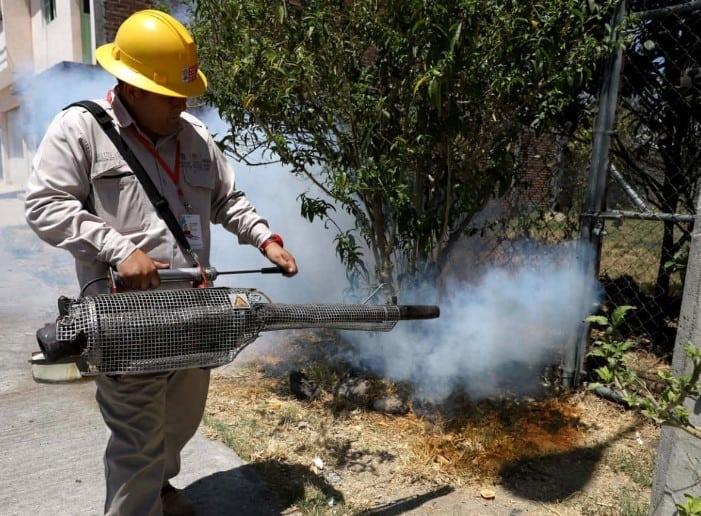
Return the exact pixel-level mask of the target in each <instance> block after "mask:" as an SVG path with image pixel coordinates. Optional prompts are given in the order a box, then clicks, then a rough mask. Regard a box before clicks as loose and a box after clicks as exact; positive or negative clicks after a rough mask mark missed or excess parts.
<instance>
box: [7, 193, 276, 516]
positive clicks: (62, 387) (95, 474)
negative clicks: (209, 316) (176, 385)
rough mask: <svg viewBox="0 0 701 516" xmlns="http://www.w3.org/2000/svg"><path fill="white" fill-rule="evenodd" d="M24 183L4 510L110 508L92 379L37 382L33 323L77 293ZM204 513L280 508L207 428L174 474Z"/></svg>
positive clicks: (12, 236)
mask: <svg viewBox="0 0 701 516" xmlns="http://www.w3.org/2000/svg"><path fill="white" fill-rule="evenodd" d="M18 194H19V192H17V191H16V189H8V188H4V189H3V190H0V243H1V245H0V274H2V278H1V279H0V336H2V342H3V344H2V345H0V513H1V514H3V515H31V516H44V515H46V516H49V515H51V516H57V515H67V516H76V515H97V514H101V513H102V505H103V500H104V478H103V466H102V454H103V450H104V446H105V443H106V441H107V430H106V427H105V426H104V424H103V422H102V418H101V417H100V414H99V411H98V408H97V404H96V402H95V401H94V394H95V386H94V383H93V382H91V381H82V382H78V383H71V384H38V383H36V382H34V381H33V380H32V377H31V369H30V366H29V364H28V363H27V360H28V359H29V357H30V356H31V352H32V351H33V350H35V349H37V345H36V342H35V337H34V332H35V331H36V329H37V328H38V327H39V326H41V325H42V324H43V323H45V322H47V321H50V320H51V319H53V318H55V316H56V308H55V306H56V299H57V298H58V296H59V295H61V294H64V295H77V293H78V292H77V286H76V284H75V280H74V275H73V263H72V259H71V257H70V255H69V254H68V253H67V252H65V251H61V250H57V249H53V248H51V247H50V246H48V245H46V244H44V243H43V242H41V241H40V240H39V239H38V238H37V237H36V236H35V235H34V234H33V233H32V232H31V231H30V230H29V228H27V227H26V225H25V223H24V219H23V216H22V203H21V200H20V199H18ZM173 484H174V485H175V486H176V487H179V488H183V489H185V492H186V494H187V495H188V496H189V497H190V498H191V499H192V500H193V501H194V502H195V503H196V505H197V507H198V514H202V515H213V516H216V515H229V514H276V513H278V511H276V510H274V508H273V507H272V505H271V504H269V503H268V502H267V499H268V498H269V497H268V496H267V495H266V492H265V490H264V488H263V487H262V484H261V483H260V481H259V479H258V478H256V477H255V474H254V473H252V472H251V471H250V468H248V467H247V466H245V465H244V464H243V462H242V461H241V459H239V458H238V457H237V456H236V455H235V454H234V453H233V452H232V451H231V450H230V449H229V448H227V447H226V446H225V445H223V444H221V443H219V442H215V441H212V440H210V439H208V438H206V437H204V435H203V434H202V432H201V430H200V431H199V432H198V434H197V435H196V437H195V438H194V439H193V440H192V441H191V442H190V443H189V444H188V445H187V447H186V448H185V451H184V454H183V462H182V472H181V474H180V475H179V476H178V477H177V478H176V479H175V480H174V481H173Z"/></svg>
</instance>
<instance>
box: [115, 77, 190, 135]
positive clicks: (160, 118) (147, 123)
mask: <svg viewBox="0 0 701 516" xmlns="http://www.w3.org/2000/svg"><path fill="white" fill-rule="evenodd" d="M120 94H121V95H120V96H121V97H122V98H126V100H127V105H128V107H129V111H130V112H131V115H132V116H133V117H134V119H135V120H136V123H137V124H138V125H139V127H140V128H141V129H142V130H143V131H145V132H146V133H147V134H149V135H155V136H167V135H169V134H173V133H174V132H175V131H177V130H178V128H179V127H180V113H182V112H183V111H185V107H186V104H185V103H186V99H184V98H181V97H167V96H165V95H159V94H157V93H151V92H150V91H144V90H141V89H139V88H135V87H134V86H130V85H128V84H126V85H122V86H121V89H120Z"/></svg>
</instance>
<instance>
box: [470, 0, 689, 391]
mask: <svg viewBox="0 0 701 516" xmlns="http://www.w3.org/2000/svg"><path fill="white" fill-rule="evenodd" d="M612 16H613V17H612V20H611V24H610V25H611V27H612V37H613V38H614V39H615V40H616V41H618V42H619V43H620V45H619V46H618V47H617V48H618V50H617V51H616V52H614V54H613V55H612V56H611V58H610V60H609V61H608V62H607V63H606V64H605V65H604V66H603V70H602V85H601V90H600V92H599V94H598V95H596V94H593V95H591V98H590V99H589V100H588V101H584V102H583V104H585V106H584V107H585V109H588V110H590V114H591V118H589V119H587V118H586V115H585V116H584V117H583V118H582V119H580V120H579V121H578V123H579V128H580V129H583V130H585V132H586V131H587V130H588V128H590V127H592V124H593V127H594V130H593V132H592V133H590V135H589V136H590V140H589V141H587V140H586V137H585V138H584V139H583V138H581V134H575V133H574V132H573V133H571V134H570V135H562V134H545V135H540V136H537V135H532V134H529V133H526V134H524V136H523V137H522V139H521V142H519V152H518V153H517V154H518V157H517V159H518V160H519V164H518V169H519V177H518V178H517V182H518V183H519V185H517V187H516V188H515V189H514V191H515V194H513V195H512V197H511V198H507V199H501V200H500V201H499V203H500V204H499V203H497V204H496V205H495V206H494V207H493V209H492V211H493V212H496V213H497V215H498V217H496V218H500V224H499V225H498V226H496V227H495V228H494V229H493V231H492V232H491V233H487V238H485V237H484V235H482V238H481V239H480V243H479V245H476V246H475V248H479V251H477V253H479V255H478V256H476V260H474V261H473V263H476V264H481V263H488V264H490V265H493V264H495V263H496V264H499V265H505V266H512V265H514V264H515V263H516V264H518V263H519V260H518V256H519V253H521V250H520V249H519V246H520V243H521V242H522V241H523V240H524V239H527V240H528V241H530V242H533V241H535V242H542V243H546V244H552V243H558V242H562V241H569V240H576V239H577V238H580V237H581V238H582V239H583V240H584V241H588V242H591V243H592V244H593V247H594V248H595V249H597V250H598V254H596V256H595V258H594V259H593V262H592V263H591V264H589V267H590V270H591V273H592V274H597V273H598V275H599V279H600V281H601V285H602V288H603V293H604V296H603V297H604V298H603V305H604V309H605V310H608V311H609V312H610V311H612V310H613V308H615V307H617V306H622V305H632V306H634V307H635V310H633V311H631V312H630V313H629V316H628V317H627V320H626V328H625V330H626V331H627V333H628V334H629V336H631V337H634V338H635V340H636V341H637V342H639V343H640V344H642V345H643V346H647V347H648V349H649V350H650V351H652V352H654V353H655V354H656V355H657V356H659V357H662V358H665V357H668V356H669V355H671V351H672V348H673V345H674V339H675V336H676V326H677V319H678V316H679V309H680V306H681V297H682V291H683V286H684V273H685V267H686V260H687V255H688V246H689V240H690V237H691V230H692V227H693V222H694V213H695V208H696V203H697V198H698V193H699V176H701V159H700V158H701V146H700V145H699V142H700V141H701V1H698V0H696V1H685V2H673V1H672V2H670V1H662V0H658V1H642V0H641V1H637V0H632V1H622V2H621V3H619V4H618V7H617V9H616V12H615V13H612ZM587 102H590V104H589V105H588V106H587V105H586V103H587ZM487 214H488V215H489V210H487ZM504 221H506V222H504ZM489 239H491V240H492V241H490V240H489ZM485 256H487V257H488V259H487V258H485ZM478 267H479V265H478V266H477V267H475V268H474V269H475V271H477V270H478ZM475 274H478V272H475ZM575 340H578V341H579V344H578V345H577V346H575V345H574V344H573V343H572V342H569V343H567V344H566V346H565V347H564V348H563V354H564V356H563V357H562V363H563V370H564V375H565V378H564V379H565V382H566V383H568V384H570V385H573V384H576V383H577V381H578V380H577V378H578V377H579V374H580V372H581V371H582V367H583V363H584V357H585V354H586V351H587V346H588V343H589V336H588V333H587V334H586V335H582V336H580V337H577V338H575ZM569 347H571V348H572V350H569ZM570 351H571V355H570V356H568V353H570Z"/></svg>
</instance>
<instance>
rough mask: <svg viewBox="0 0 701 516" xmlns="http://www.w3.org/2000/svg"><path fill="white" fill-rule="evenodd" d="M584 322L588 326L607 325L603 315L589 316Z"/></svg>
mask: <svg viewBox="0 0 701 516" xmlns="http://www.w3.org/2000/svg"><path fill="white" fill-rule="evenodd" d="M584 320H585V321H586V322H588V323H590V324H596V325H598V326H608V325H609V320H608V319H607V318H606V317H604V316H603V315H590V316H589V317H587V318H586V319H584Z"/></svg>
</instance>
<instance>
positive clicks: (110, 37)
mask: <svg viewBox="0 0 701 516" xmlns="http://www.w3.org/2000/svg"><path fill="white" fill-rule="evenodd" d="M152 6H153V1H152V0H104V31H105V41H108V42H111V41H114V36H115V34H117V29H119V26H120V25H121V24H122V22H123V21H124V20H126V19H127V18H128V17H129V15H131V14H133V13H135V12H136V11H140V10H142V9H149V8H150V7H152Z"/></svg>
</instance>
